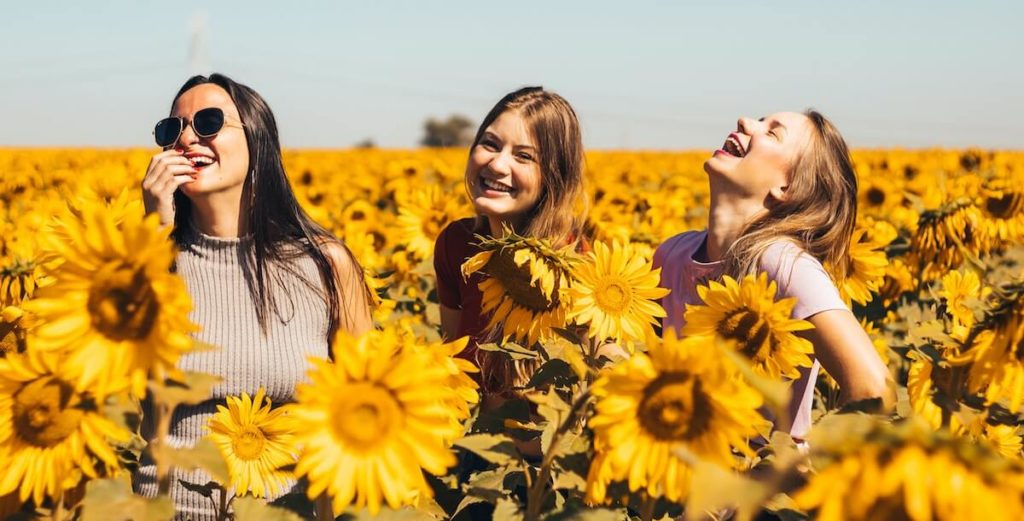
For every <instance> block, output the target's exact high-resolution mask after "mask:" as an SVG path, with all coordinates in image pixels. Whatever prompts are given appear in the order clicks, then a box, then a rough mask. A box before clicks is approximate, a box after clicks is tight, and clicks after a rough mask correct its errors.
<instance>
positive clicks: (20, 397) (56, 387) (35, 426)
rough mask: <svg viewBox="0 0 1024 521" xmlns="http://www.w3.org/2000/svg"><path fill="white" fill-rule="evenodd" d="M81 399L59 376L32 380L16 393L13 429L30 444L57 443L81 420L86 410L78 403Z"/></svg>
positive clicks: (45, 445)
mask: <svg viewBox="0 0 1024 521" xmlns="http://www.w3.org/2000/svg"><path fill="white" fill-rule="evenodd" d="M78 402H79V397H78V396H77V395H76V394H75V392H74V389H72V388H71V386H70V385H68V384H66V383H64V382H61V381H60V380H57V379H56V378H53V377H50V376H44V377H42V378H37V379H35V380H32V381H31V382H28V383H26V384H25V385H23V386H22V387H21V389H18V391H17V392H15V393H14V404H13V407H12V409H13V410H12V412H13V415H12V416H13V420H14V430H15V432H16V433H17V435H18V437H19V438H21V439H22V440H24V441H25V443H28V444H29V445H34V446H36V447H44V448H45V447H52V446H54V445H57V444H58V443H60V442H62V441H64V439H65V438H67V437H68V436H70V435H71V434H72V433H73V432H75V430H77V429H78V425H79V424H80V423H81V422H82V417H83V416H84V415H85V411H83V410H82V409H81V408H78V407H76V406H77V405H78Z"/></svg>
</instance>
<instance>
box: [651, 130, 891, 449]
mask: <svg viewBox="0 0 1024 521" xmlns="http://www.w3.org/2000/svg"><path fill="white" fill-rule="evenodd" d="M704 170H705V171H706V172H707V174H708V183H709V185H710V208H709V212H708V228H707V230H704V231H697V232H686V233H683V234H680V235H676V236H675V237H672V238H670V239H668V240H667V241H665V243H663V244H662V245H661V246H659V247H658V250H657V252H656V253H655V255H654V264H655V266H659V267H661V268H662V271H661V285H662V287H665V288H668V289H670V290H671V291H672V292H671V293H670V294H669V295H668V296H667V297H665V300H664V302H663V304H664V307H665V310H666V312H667V313H668V317H667V318H666V319H665V327H666V328H668V327H672V328H675V329H676V330H677V332H682V331H683V330H684V328H685V325H686V324H685V323H686V321H685V319H684V313H685V311H686V306H687V305H694V304H701V303H702V302H701V299H700V296H699V295H698V293H697V286H698V285H700V284H706V282H705V281H707V280H714V279H720V278H721V277H722V276H724V275H728V276H730V277H732V278H733V279H736V280H740V279H741V278H742V277H743V276H745V275H748V274H753V273H756V272H766V273H767V274H768V277H769V278H770V279H771V280H774V281H775V282H776V283H777V284H778V298H784V297H792V298H795V299H796V303H795V306H794V308H793V311H792V318H794V319H803V320H807V321H809V322H810V323H811V324H813V325H814V329H812V330H810V331H807V332H806V335H805V336H806V338H808V339H809V340H810V341H811V343H812V344H813V347H814V353H813V357H814V359H815V360H814V362H813V366H812V367H810V368H809V369H805V370H803V371H801V374H800V377H799V378H798V379H797V380H796V382H794V385H793V387H792V390H793V397H792V401H791V403H790V407H789V418H790V421H789V422H788V424H782V425H776V428H777V429H780V430H784V431H786V432H789V433H790V434H792V435H793V436H794V437H796V438H802V437H803V436H804V435H805V434H806V433H807V430H808V429H809V428H810V423H811V401H812V399H813V396H814V382H815V379H816V378H817V374H818V371H819V368H820V367H824V368H825V369H826V370H827V371H828V373H829V374H830V375H832V376H833V377H834V378H835V379H836V381H837V382H838V383H839V386H840V389H841V396H840V400H841V401H844V402H847V401H856V400H863V399H868V398H882V399H883V401H884V402H886V403H887V404H888V403H891V402H892V396H891V395H890V390H889V387H888V384H887V378H888V374H889V373H888V370H887V368H886V366H885V364H884V363H883V362H882V360H881V358H880V357H879V356H878V354H877V353H876V351H875V349H874V347H873V346H872V344H871V341H870V339H869V338H868V336H867V334H866V333H865V332H864V330H863V329H862V328H861V326H860V324H859V323H858V321H857V319H856V318H854V316H853V313H851V312H850V310H849V309H848V308H847V307H846V305H845V304H844V303H843V300H842V298H840V296H839V292H838V290H837V289H836V286H835V284H834V283H833V281H832V279H831V278H830V276H829V274H828V273H826V271H825V269H824V268H823V265H831V266H836V267H838V268H839V269H841V268H842V267H843V266H845V265H846V264H845V263H846V262H848V260H847V259H848V257H847V255H848V249H849V245H850V238H851V235H852V234H853V228H854V224H855V220H856V217H857V178H856V175H855V172H854V169H853V164H852V162H851V160H850V155H849V152H848V150H847V146H846V143H845V141H844V140H843V138H842V136H841V135H840V134H839V132H838V131H837V130H836V128H835V127H834V126H833V125H832V124H831V123H830V122H829V121H828V120H827V119H825V117H824V116H822V115H821V114H819V113H818V112H814V111H808V112H805V113H802V114H801V113H793V112H783V113H778V114H773V115H771V116H768V117H765V118H761V119H759V120H751V119H747V118H741V119H740V120H739V122H738V125H737V128H736V131H735V132H733V133H731V134H730V135H729V137H728V138H727V139H726V141H725V144H724V145H723V146H722V148H721V149H719V150H717V151H715V153H714V155H712V156H711V158H709V159H708V160H707V161H706V162H705V163H704ZM833 275H836V276H838V277H842V276H843V275H844V273H833ZM759 326H760V327H765V326H764V324H760V323H758V324H752V325H749V326H748V327H759ZM819 364H820V365H819Z"/></svg>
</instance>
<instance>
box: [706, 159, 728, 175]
mask: <svg viewBox="0 0 1024 521" xmlns="http://www.w3.org/2000/svg"><path fill="white" fill-rule="evenodd" d="M717 163H718V161H716V160H715V158H713V157H712V158H709V159H708V160H707V161H704V171H705V172H707V173H708V175H725V172H723V171H722V169H721V168H720V166H721V165H719V164H717Z"/></svg>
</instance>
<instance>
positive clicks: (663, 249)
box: [654, 230, 707, 267]
mask: <svg viewBox="0 0 1024 521" xmlns="http://www.w3.org/2000/svg"><path fill="white" fill-rule="evenodd" d="M706 236H707V231H706V230H691V231H688V232H683V233H680V234H677V235H673V236H672V237H669V238H668V239H666V240H665V242H662V243H661V244H660V245H659V246H658V249H656V250H654V266H655V267H661V266H663V265H664V264H665V262H669V263H673V262H677V261H679V260H681V259H684V258H686V257H687V256H689V255H693V252H694V251H696V250H697V248H700V245H701V242H703V241H704V237H706Z"/></svg>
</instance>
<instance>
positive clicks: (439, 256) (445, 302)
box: [434, 223, 462, 309]
mask: <svg viewBox="0 0 1024 521" xmlns="http://www.w3.org/2000/svg"><path fill="white" fill-rule="evenodd" d="M456 225H457V223H451V224H449V225H448V226H447V227H445V229H444V230H442V231H441V233H440V234H439V235H438V236H437V241H435V242H434V274H435V275H436V278H437V300H438V301H439V302H440V303H441V305H442V306H445V307H448V308H452V309H462V297H461V295H460V294H459V277H461V276H462V274H461V273H460V268H461V265H455V263H453V262H452V261H451V259H452V258H453V254H457V252H458V251H462V248H453V247H452V245H451V244H450V243H451V237H452V235H453V234H452V230H453V229H454V228H453V227H454V226H456ZM460 264H461V263H460Z"/></svg>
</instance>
